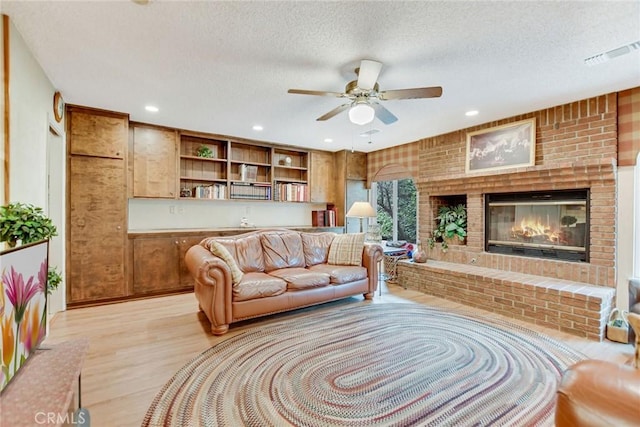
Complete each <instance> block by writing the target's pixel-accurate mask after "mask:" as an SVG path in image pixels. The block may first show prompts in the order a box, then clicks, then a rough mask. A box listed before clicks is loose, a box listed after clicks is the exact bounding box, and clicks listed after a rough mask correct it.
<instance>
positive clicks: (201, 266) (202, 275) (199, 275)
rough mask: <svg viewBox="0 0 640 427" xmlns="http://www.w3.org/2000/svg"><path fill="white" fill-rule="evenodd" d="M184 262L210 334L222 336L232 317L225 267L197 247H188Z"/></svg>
mask: <svg viewBox="0 0 640 427" xmlns="http://www.w3.org/2000/svg"><path fill="white" fill-rule="evenodd" d="M184 259H185V264H186V266H187V268H188V269H189V272H190V273H191V276H193V278H194V281H195V288H194V292H195V295H196V298H197V299H198V304H199V305H200V309H201V310H202V311H203V312H204V313H205V314H206V315H207V317H208V318H209V321H210V322H211V331H212V332H213V333H214V334H217V332H218V333H219V334H222V333H225V332H226V331H227V329H228V327H229V323H231V320H232V317H233V312H232V307H231V298H232V291H233V282H232V280H231V270H230V269H229V266H228V265H227V263H225V262H224V261H223V260H222V259H220V258H218V257H217V256H215V255H213V254H212V253H211V252H210V251H208V250H207V249H206V248H204V247H203V246H201V245H195V246H192V247H190V248H189V250H187V253H186V254H185V257H184Z"/></svg>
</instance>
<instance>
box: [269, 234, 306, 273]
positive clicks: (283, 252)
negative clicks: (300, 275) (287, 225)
mask: <svg viewBox="0 0 640 427" xmlns="http://www.w3.org/2000/svg"><path fill="white" fill-rule="evenodd" d="M260 242H261V243H262V250H263V253H264V271H266V272H267V273H269V272H271V271H273V270H278V269H281V268H287V267H304V252H303V251H302V237H300V233H297V232H290V231H268V232H264V233H261V234H260Z"/></svg>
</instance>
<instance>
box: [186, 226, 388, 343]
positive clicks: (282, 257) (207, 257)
mask: <svg viewBox="0 0 640 427" xmlns="http://www.w3.org/2000/svg"><path fill="white" fill-rule="evenodd" d="M336 236H338V235H337V234H335V233H328V232H325V233H305V232H299V231H293V230H288V229H263V230H256V231H252V232H248V233H244V234H240V235H237V236H230V237H212V238H207V239H204V240H202V241H201V242H200V244H198V245H196V246H193V247H191V248H189V250H188V251H187V253H186V255H185V262H186V265H187V268H188V269H189V271H190V272H191V275H192V276H193V277H194V279H195V295H196V298H197V300H198V303H199V305H200V309H201V310H202V311H203V312H204V313H205V314H206V316H207V318H208V319H209V321H210V322H211V332H212V333H213V334H214V335H223V334H224V333H226V332H227V331H228V329H229V325H230V324H231V323H234V322H239V321H241V320H245V319H250V318H253V317H258V316H264V315H267V314H272V313H278V312H282V311H287V310H292V309H295V308H300V307H306V306H311V305H314V304H319V303H323V302H327V301H332V300H337V299H341V298H345V297H349V296H354V295H358V294H362V295H363V296H364V298H366V299H371V298H373V295H374V293H375V291H376V288H377V286H378V265H379V261H381V260H382V256H383V252H382V247H381V246H379V245H375V244H374V245H371V244H364V245H363V249H362V256H361V259H359V260H358V262H359V265H338V264H333V265H332V264H328V259H329V251H330V248H331V244H332V243H333V241H334V239H335V238H336ZM340 236H344V235H340ZM212 240H215V241H217V242H219V243H220V244H221V245H222V246H224V247H225V248H226V249H227V250H228V253H229V254H231V256H232V257H233V260H235V263H236V264H237V267H238V268H239V269H240V270H241V271H242V273H243V274H242V279H241V280H240V281H239V282H238V283H233V280H232V268H230V266H229V265H228V264H227V263H226V262H225V261H223V260H222V259H221V258H219V257H217V256H215V255H213V254H212V252H211V250H210V248H211V243H212ZM338 240H340V239H338ZM338 240H336V242H338ZM218 246H219V245H218ZM358 252H359V247H358ZM354 254H355V255H356V257H357V256H359V254H358V253H354ZM231 264H233V261H232V262H231Z"/></svg>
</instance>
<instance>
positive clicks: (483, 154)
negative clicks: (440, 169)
mask: <svg viewBox="0 0 640 427" xmlns="http://www.w3.org/2000/svg"><path fill="white" fill-rule="evenodd" d="M535 163H536V119H535V118H531V119H527V120H521V121H518V122H514V123H509V124H506V125H502V126H496V127H493V128H490V129H482V130H479V131H475V132H469V133H468V134H467V162H466V169H465V171H466V173H473V172H482V171H495V170H501V169H508V168H516V167H522V166H533V165H535Z"/></svg>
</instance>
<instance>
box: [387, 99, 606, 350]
mask: <svg viewBox="0 0 640 427" xmlns="http://www.w3.org/2000/svg"><path fill="white" fill-rule="evenodd" d="M530 118H535V119H536V150H535V159H536V160H535V166H528V167H519V168H515V169H503V170H500V171H492V172H485V173H465V156H466V135H467V133H468V132H473V131H476V130H480V129H481V128H485V127H486V128H489V127H494V126H499V125H504V124H507V123H511V122H515V121H519V120H524V119H530ZM418 152H419V175H418V179H417V188H418V192H419V201H420V202H419V216H420V231H419V237H420V240H421V241H423V242H426V241H427V239H428V238H429V237H430V231H431V230H433V228H434V227H435V222H434V220H433V218H435V216H436V214H437V209H438V207H439V206H440V205H442V204H445V203H446V204H453V203H452V202H454V203H456V204H457V203H464V204H465V205H466V207H467V216H468V219H467V240H466V242H465V244H463V245H455V246H449V249H448V251H447V252H446V253H444V252H442V251H441V250H440V249H439V247H438V246H436V247H435V248H434V249H431V250H429V258H430V262H432V263H433V262H435V263H436V264H437V267H438V271H437V274H436V273H434V274H435V276H438V278H437V279H434V277H435V276H433V275H431V276H430V275H428V274H427V275H424V274H422V275H421V274H415V273H416V272H415V271H411V270H410V268H414V267H416V266H415V265H411V266H409V265H408V264H407V265H405V266H399V274H400V275H402V272H403V270H404V272H405V273H406V274H408V275H409V276H411V277H413V278H418V280H406V281H405V282H403V284H405V285H407V286H408V287H415V288H416V289H420V290H423V291H425V290H426V291H427V292H428V291H429V289H428V288H429V286H430V284H431V285H434V284H435V283H433V281H434V280H437V281H438V282H440V283H441V282H443V281H449V282H451V286H449V287H445V288H444V289H441V290H440V291H438V292H439V293H440V294H439V296H442V297H444V298H449V299H453V300H456V301H460V302H463V303H465V304H469V305H478V304H476V303H477V302H478V301H479V300H483V302H482V304H481V306H482V308H487V309H490V310H493V311H497V312H503V313H504V314H508V315H510V316H512V317H516V318H522V319H524V320H529V321H532V322H535V323H537V324H543V325H545V326H549V327H555V328H557V329H560V330H565V331H567V332H571V333H574V334H577V335H582V336H587V337H590V338H596V339H602V337H603V334H604V324H605V318H606V316H607V315H608V313H609V310H610V309H611V305H612V302H613V301H612V300H613V296H614V289H613V288H614V286H615V280H616V279H615V263H616V259H615V241H616V234H615V233H616V228H615V215H616V159H617V95H616V94H609V95H605V96H600V97H596V98H591V99H586V100H582V101H578V102H574V103H571V104H567V105H562V106H558V107H554V108H549V109H545V110H540V111H536V112H533V113H530V114H526V115H522V116H516V117H512V118H510V119H506V120H502V121H498V122H493V123H488V124H486V125H483V126H481V127H474V128H469V129H465V130H460V131H456V132H452V133H449V134H446V135H441V136H438V137H434V138H428V139H424V140H421V141H419V149H418ZM507 193H509V194H524V193H529V194H533V195H538V196H539V195H542V194H556V193H564V194H568V195H570V197H573V196H574V195H575V194H577V193H580V194H584V195H585V198H584V200H583V201H582V202H579V203H578V202H575V203H573V201H571V203H569V204H565V206H564V207H563V208H562V210H561V213H562V214H561V215H560V218H559V220H560V224H558V225H559V226H560V227H559V228H562V227H563V224H562V217H563V216H566V217H575V219H576V220H575V222H573V219H567V218H565V220H564V221H565V222H571V224H569V225H568V227H567V229H564V230H563V229H559V230H557V232H558V233H561V232H565V234H564V235H562V237H553V238H551V239H556V240H555V244H550V243H545V244H541V245H546V246H555V249H558V246H562V244H560V243H559V242H560V241H562V242H565V243H567V242H570V243H571V244H570V245H569V244H568V243H567V244H566V245H565V246H567V247H570V250H569V251H568V252H567V251H566V250H563V249H562V248H560V251H561V252H563V251H564V252H563V253H562V255H566V256H564V258H563V257H547V256H539V257H531V256H522V255H524V254H522V253H518V250H516V251H515V252H514V251H511V252H509V251H500V250H498V251H492V250H488V249H489V248H488V245H489V243H488V241H489V240H490V239H488V236H486V234H485V226H486V221H487V219H488V218H487V216H486V215H485V209H486V208H487V205H486V203H487V198H489V200H490V199H491V197H493V198H494V200H501V198H502V197H503V195H505V194H507ZM559 212H560V211H559ZM505 215H506V214H505ZM577 224H580V225H577ZM569 227H570V228H572V229H571V230H569V229H568V228H569ZM581 231H582V234H580V233H581ZM568 232H573V234H574V238H573V240H570V241H569V240H568V239H567V236H568V234H567V233H568ZM576 236H577V237H576ZM580 237H582V238H583V244H582V245H579V244H576V242H578V240H579V239H580ZM576 238H577V239H578V240H576ZM550 241H551V240H550ZM579 246H584V249H583V250H581V249H580V248H579ZM534 248H535V245H534ZM538 249H540V248H538ZM545 249H546V248H545ZM578 252H582V253H581V254H579V255H576V253H578ZM567 258H569V259H567ZM438 263H439V264H438ZM428 264H429V262H428V263H427V264H426V265H427V266H428ZM471 267H473V269H475V270H473V271H470V270H469V268H471ZM483 269H485V270H486V271H485V270H483ZM447 271H449V273H447ZM476 273H477V274H476ZM505 274H506V275H505ZM478 275H479V276H478ZM476 276H477V277H476ZM419 277H431V278H428V279H424V280H422V281H420V279H419ZM472 277H473V279H472ZM509 277H511V279H510V278H509ZM514 278H515V279H514ZM425 280H428V281H430V282H429V283H426V282H425ZM505 280H506V281H507V282H509V283H511V285H509V286H510V287H509V288H508V289H507V288H505V289H502V290H499V289H497V288H496V287H492V286H489V288H491V289H492V290H493V293H494V294H495V295H488V294H487V292H484V291H483V289H482V286H484V285H483V283H485V282H486V283H489V284H496V283H497V282H501V281H505ZM416 282H418V283H416ZM465 282H468V283H466V284H465ZM471 282H473V283H471ZM455 283H459V284H461V285H462V287H465V286H466V291H464V292H462V293H461V292H460V289H458V288H457V285H455ZM525 285H526V286H525ZM478 286H479V287H480V288H474V287H478ZM523 286H524V289H525V291H526V292H524V293H525V294H527V295H526V298H527V301H526V302H525V301H524V300H525V296H523V295H522V294H520V296H519V297H518V298H511V297H510V296H508V297H506V298H505V293H506V294H509V295H511V296H513V295H517V293H515V294H514V293H513V289H512V288H514V287H515V288H516V289H521V290H522V287H523ZM529 286H531V289H529V288H528V287H529ZM470 287H471V288H473V289H472V290H470ZM563 289H564V291H563ZM529 291H530V294H528V293H529ZM490 293H491V292H489V294H490ZM434 294H435V293H434ZM596 294H597V295H596ZM487 296H490V297H491V298H488V299H487ZM510 298H511V299H510ZM541 298H542V299H541ZM545 298H546V299H545ZM596 300H597V301H596ZM569 301H573V302H574V303H575V304H573V305H572V304H571V303H569ZM562 306H564V307H565V308H566V307H567V306H569V307H570V308H569V310H568V311H566V310H563V309H562ZM571 307H573V308H571ZM574 308H575V309H574ZM589 325H590V326H589Z"/></svg>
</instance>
